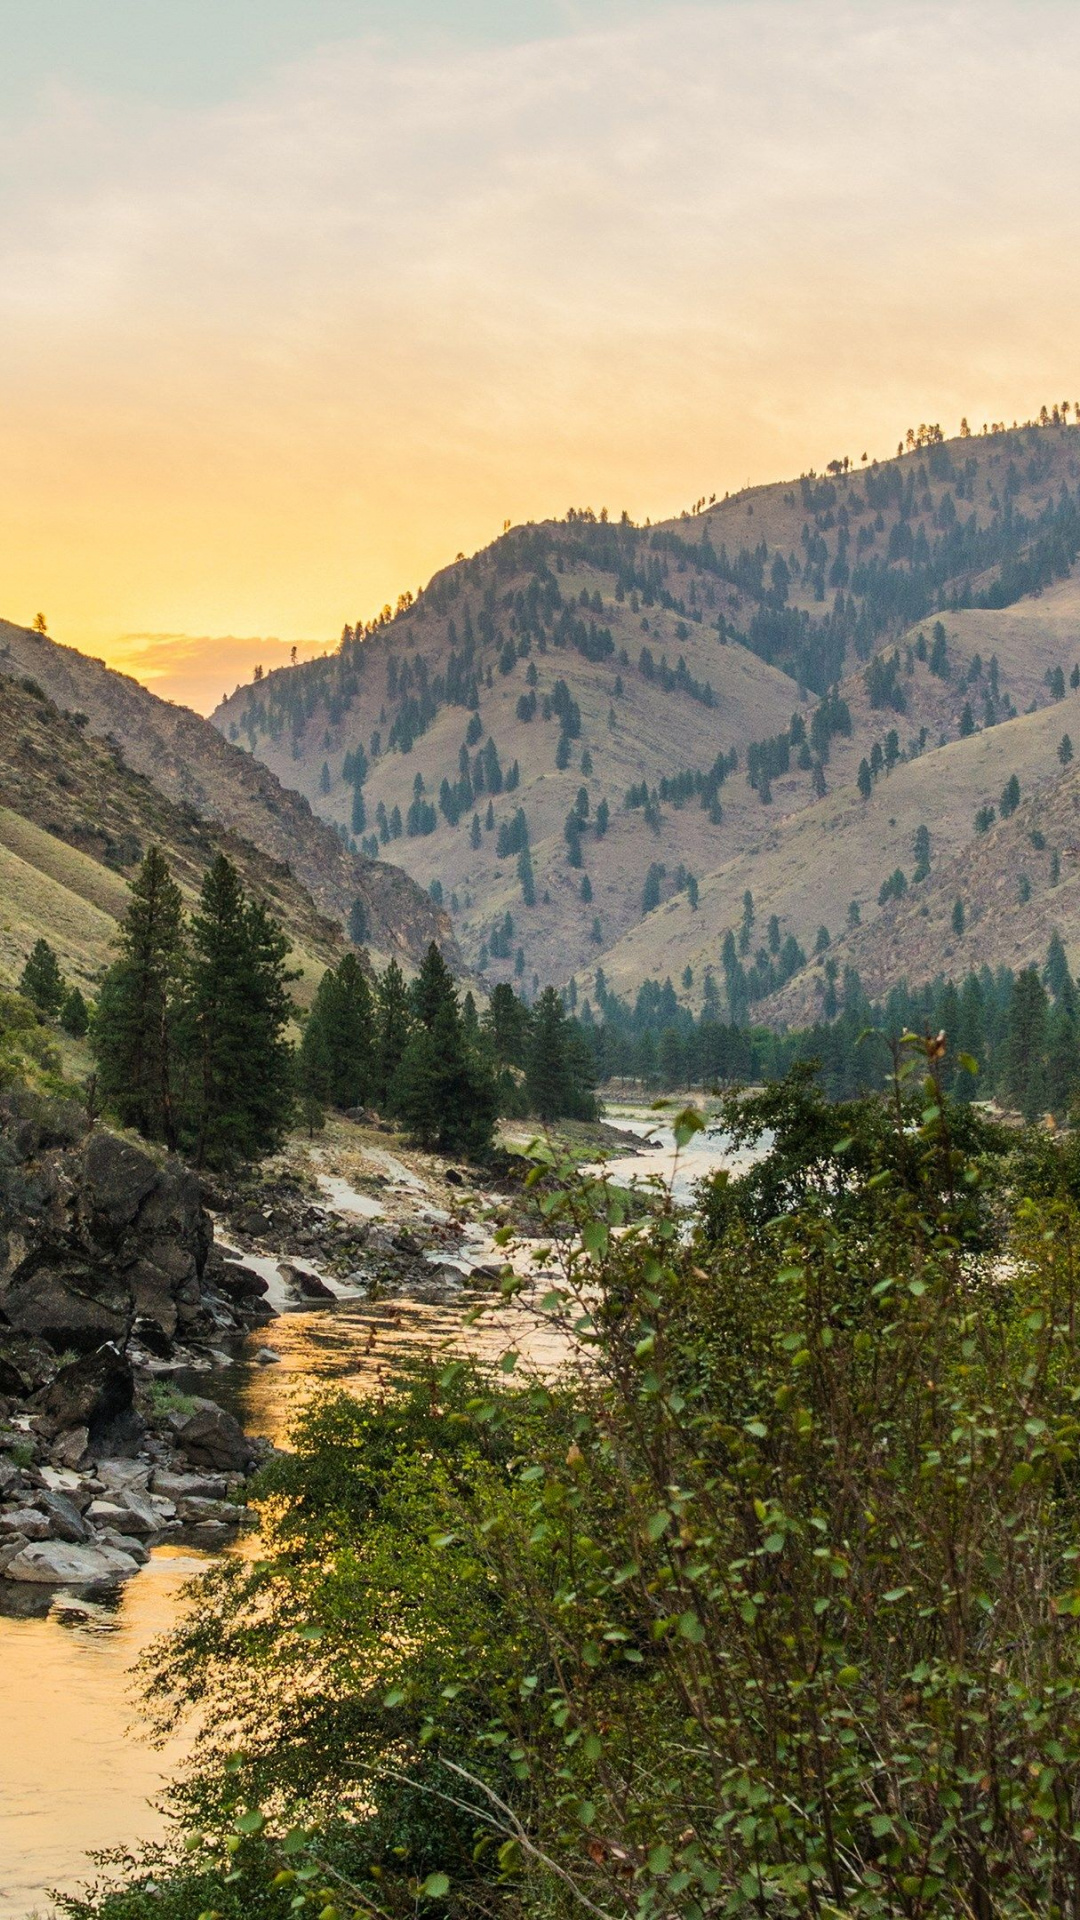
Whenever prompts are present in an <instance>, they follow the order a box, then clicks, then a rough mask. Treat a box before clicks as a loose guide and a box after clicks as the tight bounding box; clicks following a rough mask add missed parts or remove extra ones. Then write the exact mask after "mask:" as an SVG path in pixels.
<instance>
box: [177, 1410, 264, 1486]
mask: <svg viewBox="0 0 1080 1920" xmlns="http://www.w3.org/2000/svg"><path fill="white" fill-rule="evenodd" d="M176 1439H177V1444H178V1445H179V1447H180V1448H181V1450H182V1452H184V1453H185V1454H186V1455H187V1457H188V1459H189V1460H190V1461H191V1463H192V1465H193V1466H196V1467H216V1468H217V1469H218V1470H219V1471H220V1472H224V1473H228V1472H239V1473H243V1472H244V1471H245V1470H246V1468H247V1467H248V1466H249V1465H250V1464H251V1462H252V1461H253V1460H254V1459H256V1458H257V1457H258V1455H257V1450H256V1449H255V1448H254V1447H253V1446H252V1444H251V1442H250V1440H248V1438H247V1436H246V1435H245V1433H244V1431H243V1428H242V1427H241V1426H240V1424H239V1422H238V1421H236V1420H234V1419H233V1416H232V1414H231V1413H226V1412H225V1410H224V1408H222V1407H210V1406H205V1407H201V1408H200V1409H199V1411H198V1413H193V1414H192V1415H191V1417H190V1419H187V1420H185V1421H184V1423H183V1425H182V1426H181V1427H180V1428H179V1429H178V1431H177V1435H176Z"/></svg>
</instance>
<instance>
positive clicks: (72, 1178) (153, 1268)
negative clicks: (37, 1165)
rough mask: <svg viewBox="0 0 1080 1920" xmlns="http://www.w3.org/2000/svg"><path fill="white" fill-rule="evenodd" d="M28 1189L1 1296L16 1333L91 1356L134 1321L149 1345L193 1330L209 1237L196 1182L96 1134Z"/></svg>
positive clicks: (169, 1163)
mask: <svg viewBox="0 0 1080 1920" xmlns="http://www.w3.org/2000/svg"><path fill="white" fill-rule="evenodd" d="M38 1188H39V1192H38V1195H37V1198H36V1200H35V1204H34V1207H33V1209H32V1210H31V1211H29V1212H28V1214H27V1216H26V1217H25V1218H24V1219H22V1220H21V1221H20V1239H21V1257H20V1259H19V1262H18V1264H17V1265H16V1266H15V1267H14V1270H13V1271H12V1273H11V1277H10V1281H9V1283H8V1286H7V1289H6V1291H5V1293H4V1312H5V1315H6V1317H7V1320H8V1322H9V1323H10V1326H11V1327H12V1328H13V1329H14V1331H15V1332H16V1333H17V1334H20V1335H24V1336H36V1337H38V1338H40V1339H44V1340H46V1341H48V1342H49V1343H50V1344H51V1345H52V1346H53V1347H55V1348H57V1349H63V1348H67V1347H71V1348H74V1349H75V1351H76V1352H79V1353H90V1352H93V1351H94V1349H96V1348H98V1347H100V1346H101V1345H103V1344H104V1343H107V1342H114V1343H117V1344H119V1345H123V1343H124V1342H125V1341H126V1340H127V1338H128V1337H129V1335H130V1333H131V1330H132V1327H133V1325H134V1324H135V1323H137V1322H141V1323H143V1324H142V1325H141V1328H140V1337H141V1338H142V1341H143V1343H144V1345H146V1346H148V1347H149V1346H150V1344H151V1342H152V1341H154V1340H155V1339H156V1340H157V1342H158V1344H159V1345H160V1343H161V1342H162V1341H163V1340H164V1341H168V1340H171V1338H172V1337H173V1335H174V1333H175V1332H176V1330H177V1327H178V1326H184V1325H193V1324H197V1323H198V1321H199V1316H200V1311H201V1308H200V1296H199V1280H200V1276H201V1274H202V1271H203V1268H204V1266H205V1264H206V1257H207V1252H208V1250H209V1246H210V1241H211V1232H212V1230H211V1226H210V1222H209V1219H208V1217H207V1215H206V1214H205V1212H204V1211H203V1208H202V1205H201V1202H200V1198H199V1186H198V1181H197V1179H196V1177H195V1175H194V1174H192V1173H190V1172H189V1171H188V1169H187V1168H186V1167H184V1166H183V1165H182V1164H181V1162H180V1161H179V1160H177V1159H175V1158H170V1159H168V1160H166V1162H165V1164H164V1166H160V1165H159V1164H158V1163H157V1161H156V1160H155V1159H154V1158H153V1157H152V1156H151V1155H150V1154H149V1153H146V1152H144V1151H143V1149H142V1148H140V1147H136V1146H133V1145H132V1144H131V1143H130V1142H129V1141H126V1140H120V1139H118V1138H117V1137H116V1135H114V1134H111V1133H107V1132H105V1131H103V1130H99V1131H95V1132H94V1133H92V1134H91V1135H90V1137H89V1138H88V1140H87V1141H86V1142H85V1144H84V1145H82V1146H81V1147H79V1148H77V1149H70V1150H68V1151H66V1152H62V1153H60V1154H58V1155H57V1156H55V1157H54V1158H53V1159H52V1160H51V1161H50V1162H48V1164H47V1165H46V1166H45V1167H44V1168H43V1169H42V1170H40V1172H39V1174H38ZM16 1365H18V1363H16ZM41 1384H42V1382H41V1381H40V1380H38V1381H35V1383H34V1385H35V1387H36V1386H39V1385H41ZM2 1390H4V1389H3V1387H2V1386H0V1391H2ZM26 1390H27V1389H26V1387H25V1385H24V1386H23V1387H22V1388H21V1389H20V1391H21V1392H23V1393H25V1392H26Z"/></svg>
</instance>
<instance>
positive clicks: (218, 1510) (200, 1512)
mask: <svg viewBox="0 0 1080 1920" xmlns="http://www.w3.org/2000/svg"><path fill="white" fill-rule="evenodd" d="M224 1505H225V1503H224V1501H222V1500H203V1499H200V1498H199V1497H198V1496H197V1495H195V1494H188V1496H187V1497H186V1499H183V1500H180V1501H179V1502H178V1503H177V1508H176V1511H177V1515H178V1517H179V1519H180V1520H181V1521H182V1522H183V1524H184V1526H185V1527H190V1526H195V1525H197V1524H198V1523H199V1522H200V1521H202V1520H222V1521H225V1522H226V1523H227V1524H231V1525H233V1526H235V1525H236V1519H237V1512H238V1510H237V1508H235V1507H230V1508H229V1509H228V1510H227V1511H223V1508H224Z"/></svg>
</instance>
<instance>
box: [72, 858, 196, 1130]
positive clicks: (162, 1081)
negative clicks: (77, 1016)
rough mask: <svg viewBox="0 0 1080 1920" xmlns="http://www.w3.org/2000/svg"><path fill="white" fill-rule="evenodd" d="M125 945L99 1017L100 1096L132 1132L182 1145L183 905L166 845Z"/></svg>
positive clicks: (150, 870) (145, 870) (145, 876)
mask: <svg viewBox="0 0 1080 1920" xmlns="http://www.w3.org/2000/svg"><path fill="white" fill-rule="evenodd" d="M117 945H118V947H119V949H120V952H119V957H118V958H117V959H116V960H115V961H114V962H113V965H112V966H111V967H110V968H109V971H108V973H107V974H106V975H105V978H104V980H103V982H102V986H101V993H100V995H99V998H98V1005H97V1013H96V1016H95V1019H94V1031H93V1036H92V1045H93V1049H94V1055H95V1058H96V1060H97V1072H98V1092H99V1095H100V1097H101V1099H102V1101H103V1102H104V1103H105V1104H106V1105H107V1106H109V1107H111V1108H112V1109H113V1111H114V1112H115V1113H116V1115H117V1117H118V1119H119V1120H120V1121H121V1122H122V1124H123V1125H124V1126H126V1127H135V1128H137V1129H138V1131H139V1132H140V1133H142V1134H145V1135H146V1137H147V1138H148V1139H151V1140H164V1141H165V1143H166V1145H167V1146H169V1147H175V1146H176V1145H177V1144H178V1140H179V1120H178V1116H177V1091H176V1089H177V1078H178V1072H177V1056H176V1046H177V1027H178V1021H179V1013H180V1006H179V996H180V975H181V968H182V965H183V959H184V931H183V903H182V901H181V897H180V889H179V887H178V886H177V885H176V882H175V881H174V879H173V877H172V874H171V873H170V871H169V866H168V862H167V861H166V859H165V857H164V855H163V854H162V852H161V851H160V849H159V848H158V847H150V848H149V849H148V851H147V853H146V856H145V858H144V859H143V862H142V864H141V866H140V868H139V871H138V873H137V874H136V876H135V879H134V880H133V882H132V886H131V900H130V903H129V906H128V909H127V912H126V914H125V915H124V918H123V920H122V921H121V922H120V930H119V934H118V936H117Z"/></svg>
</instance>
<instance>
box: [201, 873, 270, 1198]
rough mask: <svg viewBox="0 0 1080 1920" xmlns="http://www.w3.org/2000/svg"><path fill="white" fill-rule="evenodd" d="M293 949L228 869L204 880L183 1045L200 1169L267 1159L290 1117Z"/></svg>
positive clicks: (268, 915)
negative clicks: (288, 1034)
mask: <svg viewBox="0 0 1080 1920" xmlns="http://www.w3.org/2000/svg"><path fill="white" fill-rule="evenodd" d="M288 952H289V944H288V941H287V940H286V938H285V935H284V933H283V932H282V930H281V928H280V926H279V925H278V923H277V921H276V920H274V919H273V918H272V917H271V915H270V914H269V913H268V912H267V910H266V907H265V906H264V905H263V903H262V902H261V901H259V900H248V899H247V898H246V896H245V894H244V890H243V887H242V886H241V883H240V876H239V874H238V873H237V871H236V868H235V867H234V866H233V865H232V863H231V861H229V860H227V859H226V858H225V856H224V854H219V855H218V857H217V859H216V860H215V861H214V863H213V865H212V866H211V867H210V869H209V871H208V872H207V874H206V876H205V878H204V880H203V884H202V890H201V892H200V895H199V909H198V912H197V913H196V914H195V916H194V918H193V920H192V923H191V961H190V965H189V968H188V975H187V983H186V985H187V991H186V994H185V1006H184V1021H183V1038H184V1053H185V1058H186V1061H187V1063H188V1066H189V1073H190V1079H189V1084H188V1099H187V1103H186V1106H187V1112H186V1124H187V1128H188V1132H189V1135H190V1139H191V1142H192V1146H193V1150H194V1156H195V1161H196V1164H197V1165H198V1166H202V1165H204V1164H207V1163H209V1164H211V1165H216V1166H220V1165H228V1164H231V1163H235V1162H236V1161H238V1160H249V1159H253V1158H254V1157H256V1156H257V1155H259V1154H263V1153H268V1152H270V1151H271V1150H272V1149H273V1148H274V1147H275V1146H277V1145H278V1144H279V1142H280V1140H281V1138H282V1136H283V1135H284V1133H285V1131H286V1129H287V1127H288V1124H289V1120H290V1118H291V1109H292V1093H293V1085H294V1081H293V1072H292V1049H291V1047H290V1045H289V1043H288V1041H287V1039H286V1037H285V1030H286V1028H287V1026H288V1024H289V1021H290V1019H291V1017H292V1014H293V1011H294V1008H293V1003H292V1000H291V998H290V995H289V991H288V982H289V981H290V979H294V978H295V977H296V976H295V975H293V974H290V973H289V971H288V967H287V959H288Z"/></svg>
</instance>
